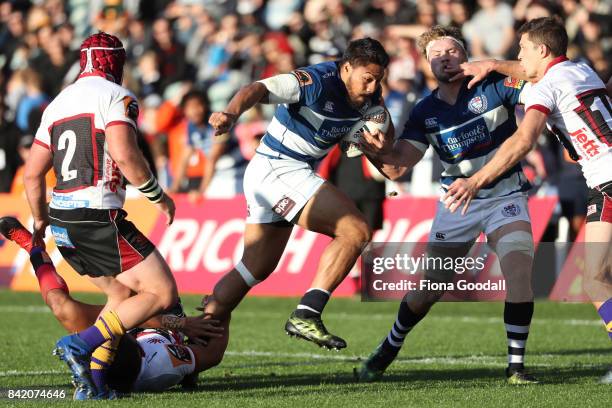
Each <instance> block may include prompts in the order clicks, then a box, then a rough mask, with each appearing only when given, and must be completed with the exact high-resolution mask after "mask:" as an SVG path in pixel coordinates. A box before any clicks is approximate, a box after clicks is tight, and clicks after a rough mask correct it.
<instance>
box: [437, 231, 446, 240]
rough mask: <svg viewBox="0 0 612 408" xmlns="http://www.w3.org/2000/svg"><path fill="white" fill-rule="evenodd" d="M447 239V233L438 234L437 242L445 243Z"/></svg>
mask: <svg viewBox="0 0 612 408" xmlns="http://www.w3.org/2000/svg"><path fill="white" fill-rule="evenodd" d="M445 239H446V233H444V232H436V241H444V240H445Z"/></svg>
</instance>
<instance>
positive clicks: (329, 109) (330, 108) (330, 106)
mask: <svg viewBox="0 0 612 408" xmlns="http://www.w3.org/2000/svg"><path fill="white" fill-rule="evenodd" d="M323 110H324V111H326V112H333V111H334V103H333V102H332V101H327V102H325V106H324V107H323Z"/></svg>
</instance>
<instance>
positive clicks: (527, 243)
mask: <svg viewBox="0 0 612 408" xmlns="http://www.w3.org/2000/svg"><path fill="white" fill-rule="evenodd" d="M495 252H496V253H497V257H498V258H499V260H500V262H503V261H504V259H505V258H507V260H510V261H514V262H513V263H516V260H513V259H511V258H510V257H512V256H513V257H516V258H517V259H518V257H521V258H522V259H521V260H519V262H521V263H524V264H525V265H518V266H520V268H518V269H525V270H528V271H529V272H531V264H532V261H533V255H534V245H533V237H532V236H531V234H530V233H529V232H527V231H513V232H510V233H508V234H506V235H504V236H502V237H501V238H500V239H499V240H498V241H497V242H496V243H495Z"/></svg>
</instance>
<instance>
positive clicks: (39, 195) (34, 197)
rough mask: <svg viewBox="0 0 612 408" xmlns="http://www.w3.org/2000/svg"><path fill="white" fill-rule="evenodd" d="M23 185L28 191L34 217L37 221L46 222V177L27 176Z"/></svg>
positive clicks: (27, 194)
mask: <svg viewBox="0 0 612 408" xmlns="http://www.w3.org/2000/svg"><path fill="white" fill-rule="evenodd" d="M23 184H24V187H25V191H26V197H27V199H28V204H29V205H30V210H31V212H32V217H33V218H34V219H35V220H44V219H47V218H48V210H47V199H46V191H47V183H46V181H45V177H44V176H43V177H32V176H28V175H27V174H25V175H24V178H23Z"/></svg>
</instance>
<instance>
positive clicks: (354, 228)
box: [336, 217, 372, 245]
mask: <svg viewBox="0 0 612 408" xmlns="http://www.w3.org/2000/svg"><path fill="white" fill-rule="evenodd" d="M336 236H341V237H343V238H344V239H349V240H351V241H352V242H354V243H355V244H356V245H364V244H368V243H369V242H370V241H371V240H372V230H371V229H370V227H369V226H368V223H367V222H366V221H365V220H363V219H361V218H358V217H354V218H353V220H351V222H350V223H349V224H347V225H346V226H345V227H344V228H343V229H342V230H341V231H339V233H338V234H336Z"/></svg>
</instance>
